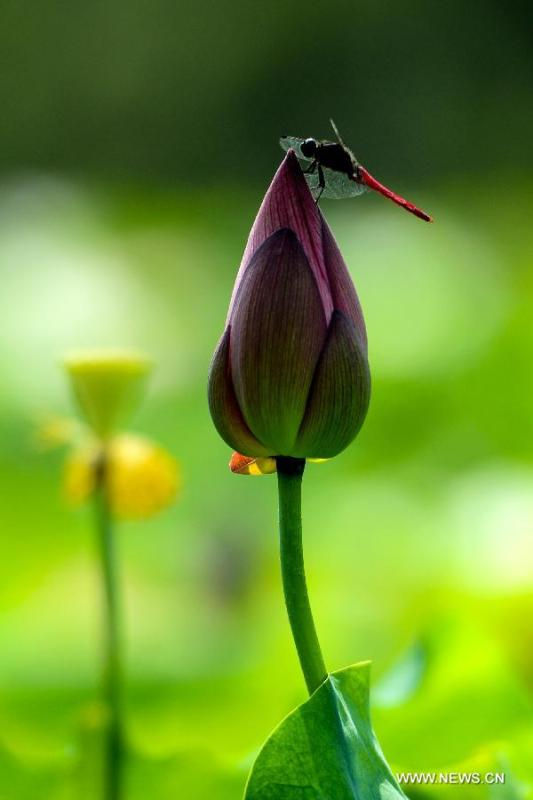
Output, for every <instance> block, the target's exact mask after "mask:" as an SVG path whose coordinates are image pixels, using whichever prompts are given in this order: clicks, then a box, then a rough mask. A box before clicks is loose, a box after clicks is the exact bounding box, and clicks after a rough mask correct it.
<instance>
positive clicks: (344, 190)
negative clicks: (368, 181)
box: [316, 168, 366, 200]
mask: <svg viewBox="0 0 533 800" xmlns="http://www.w3.org/2000/svg"><path fill="white" fill-rule="evenodd" d="M324 179H325V181H326V186H325V189H324V191H323V193H322V197H327V198H329V199H330V200H344V199H345V198H347V197H357V196H358V195H360V194H363V193H364V192H365V191H366V187H365V186H363V185H362V184H361V183H356V182H355V181H352V180H351V179H350V178H349V177H348V175H346V173H344V172H338V171H337V170H333V169H327V168H324ZM316 182H317V185H318V177H317V179H316ZM318 191H319V189H317V193H318Z"/></svg>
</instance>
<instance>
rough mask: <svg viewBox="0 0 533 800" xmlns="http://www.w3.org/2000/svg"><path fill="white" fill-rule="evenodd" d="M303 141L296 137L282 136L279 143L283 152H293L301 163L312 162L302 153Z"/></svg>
mask: <svg viewBox="0 0 533 800" xmlns="http://www.w3.org/2000/svg"><path fill="white" fill-rule="evenodd" d="M304 141H305V139H299V138H298V137H297V136H282V137H281V139H280V140H279V143H280V145H281V146H282V148H283V149H284V150H285V151H288V150H294V152H295V153H296V155H297V157H298V158H299V159H301V160H302V161H313V159H312V158H308V157H307V156H304V154H303V153H302V148H301V146H302V144H303V143H304Z"/></svg>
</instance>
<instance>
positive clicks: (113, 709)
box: [95, 451, 123, 800]
mask: <svg viewBox="0 0 533 800" xmlns="http://www.w3.org/2000/svg"><path fill="white" fill-rule="evenodd" d="M107 475H108V471H107V457H106V454H105V451H103V452H102V455H101V458H100V460H99V463H98V465H97V467H96V492H95V505H96V527H97V535H98V545H99V550H100V559H101V568H102V588H103V595H104V607H105V611H104V617H105V620H104V626H105V628H104V637H105V644H104V648H105V649H104V671H103V695H104V702H105V705H106V710H107V713H108V721H107V726H106V733H105V745H104V747H105V755H104V758H105V763H104V800H120V797H121V794H122V756H123V724H122V698H121V687H122V665H121V654H120V620H119V603H118V583H117V565H116V554H115V541H114V536H113V516H112V513H111V508H110V505H109V494H108V479H107Z"/></svg>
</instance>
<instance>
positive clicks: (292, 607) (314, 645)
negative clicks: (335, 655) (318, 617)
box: [276, 456, 327, 694]
mask: <svg viewBox="0 0 533 800" xmlns="http://www.w3.org/2000/svg"><path fill="white" fill-rule="evenodd" d="M276 461H277V471H278V491H279V530H280V553H281V574H282V578H283V591H284V593H285V605H286V606H287V613H288V615H289V622H290V624H291V630H292V635H293V638H294V643H295V645H296V650H297V651H298V658H299V659H300V665H301V667H302V671H303V674H304V678H305V682H306V684H307V688H308V690H309V694H312V693H313V692H314V691H315V689H317V688H318V687H319V686H320V684H321V683H322V682H323V681H324V680H325V679H326V677H327V670H326V665H325V664H324V659H323V658H322V652H321V650H320V644H319V643H318V637H317V635H316V630H315V624H314V622H313V615H312V613H311V606H310V604H309V597H308V594H307V584H306V581H305V567H304V555H303V547H302V512H301V499H302V476H303V471H304V468H305V460H304V459H299V458H288V457H285V456H278V458H277V459H276Z"/></svg>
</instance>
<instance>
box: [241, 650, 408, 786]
mask: <svg viewBox="0 0 533 800" xmlns="http://www.w3.org/2000/svg"><path fill="white" fill-rule="evenodd" d="M369 678H370V665H369V663H368V662H364V663H361V664H355V665H354V666H351V667H348V668H346V669H343V670H340V671H339V672H334V673H332V674H330V675H328V677H327V679H326V680H325V681H324V683H323V684H322V685H321V686H320V687H319V688H318V689H317V690H316V692H314V694H313V695H312V696H311V697H310V698H309V700H307V701H306V702H305V703H303V705H301V706H299V707H298V708H297V709H296V710H295V711H293V712H292V713H291V714H289V716H288V717H286V719H285V720H284V721H283V722H282V723H281V724H280V726H279V727H278V728H276V730H275V731H274V732H273V733H272V735H271V736H270V738H269V739H268V740H267V742H266V744H265V745H264V746H263V748H262V750H261V752H260V753H259V756H258V757H257V760H256V762H255V764H254V766H253V768H252V772H251V774H250V778H249V780H248V785H247V788H246V792H245V800H354V799H355V798H357V800H405V795H404V794H403V792H402V791H401V789H400V787H399V785H398V784H397V782H396V779H395V778H394V775H393V774H392V772H391V770H390V768H389V766H388V765H387V762H386V761H385V758H384V756H383V753H382V752H381V749H380V746H379V744H378V742H377V740H376V737H375V736H374V732H373V730H372V726H371V723H370V710H369V684H370V680H369Z"/></svg>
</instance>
